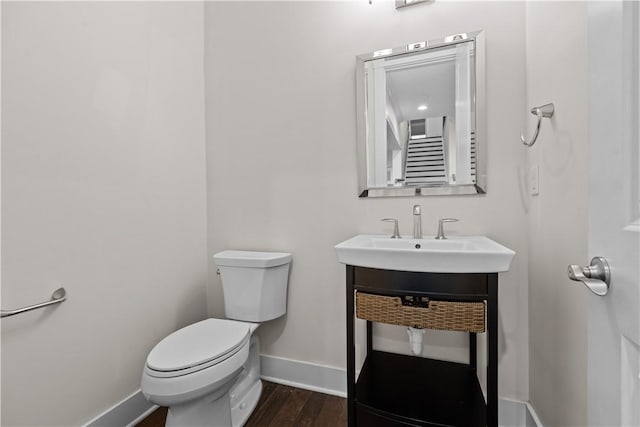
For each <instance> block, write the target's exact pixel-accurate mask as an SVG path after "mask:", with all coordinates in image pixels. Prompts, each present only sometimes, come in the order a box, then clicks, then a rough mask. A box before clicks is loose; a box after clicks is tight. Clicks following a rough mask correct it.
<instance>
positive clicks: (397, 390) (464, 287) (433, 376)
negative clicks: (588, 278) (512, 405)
mask: <svg viewBox="0 0 640 427" xmlns="http://www.w3.org/2000/svg"><path fill="white" fill-rule="evenodd" d="M346 272H347V276H346V282H347V290H346V292H347V294H346V297H347V410H348V423H349V426H350V427H355V426H359V427H396V426H398V427H399V426H465V427H469V426H471V427H474V426H489V427H497V425H498V399H497V397H498V393H497V391H498V390H497V389H498V365H497V363H498V357H497V356H498V346H497V324H498V322H497V319H498V274H497V273H425V272H409V271H395V270H383V269H375V268H368V267H359V266H353V265H347V266H346ZM356 291H358V292H365V293H368V294H374V295H385V296H413V297H427V298H430V299H433V300H440V301H453V302H465V303H474V302H484V303H485V304H486V333H487V361H488V363H487V403H486V404H485V399H484V396H483V394H482V390H481V387H480V383H479V382H478V376H477V362H476V360H477V344H476V333H475V332H470V333H469V361H470V362H469V364H462V363H454V362H446V361H440V360H433V359H428V358H423V357H414V356H406V355H400V354H394V353H387V352H382V351H377V350H373V346H372V339H373V336H372V322H371V321H367V337H366V338H367V345H366V359H365V362H364V365H363V367H362V371H361V373H360V376H359V377H358V379H357V381H356V373H355V344H354V343H355V336H354V334H355V331H354V322H355V293H356Z"/></svg>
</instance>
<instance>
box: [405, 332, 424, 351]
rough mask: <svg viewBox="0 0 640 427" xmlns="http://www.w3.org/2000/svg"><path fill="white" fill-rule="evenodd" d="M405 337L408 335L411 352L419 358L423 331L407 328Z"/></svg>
mask: <svg viewBox="0 0 640 427" xmlns="http://www.w3.org/2000/svg"><path fill="white" fill-rule="evenodd" d="M407 335H409V346H411V351H412V352H413V354H415V355H416V356H420V355H421V354H422V336H423V335H424V329H420V328H412V327H408V328H407Z"/></svg>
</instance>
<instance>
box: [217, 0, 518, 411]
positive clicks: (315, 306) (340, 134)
mask: <svg viewBox="0 0 640 427" xmlns="http://www.w3.org/2000/svg"><path fill="white" fill-rule="evenodd" d="M205 10H206V16H205V22H206V25H205V27H206V28H205V35H206V42H205V49H206V53H205V58H206V77H205V79H206V91H207V92H206V93H207V96H206V116H207V174H208V188H207V190H208V201H209V213H208V218H209V256H212V255H213V254H214V253H215V252H216V251H219V250H222V249H227V248H236V249H272V250H283V251H291V252H293V254H294V261H293V266H292V273H291V281H290V284H289V286H290V288H289V300H288V302H289V309H288V314H287V316H286V317H284V318H281V319H278V320H275V321H273V322H269V323H268V324H265V325H263V326H261V327H260V329H259V330H258V333H259V334H260V336H261V338H262V345H263V347H262V352H263V353H265V354H268V355H272V356H279V357H287V358H291V359H296V360H302V361H307V362H314V363H318V364H323V365H329V366H336V367H344V365H345V326H344V325H345V317H344V304H345V299H344V298H345V292H344V286H345V284H344V266H342V265H340V264H338V263H337V261H336V257H335V254H334V250H333V246H334V245H335V244H336V243H338V242H340V241H342V240H344V239H346V238H348V237H350V236H353V235H354V234H358V233H390V232H391V228H390V227H389V225H387V224H385V223H381V222H380V221H379V220H380V218H385V217H396V218H398V219H399V220H400V231H401V232H402V233H405V234H406V233H410V232H411V206H412V205H413V204H415V203H419V204H421V205H422V207H423V212H424V213H423V221H424V224H423V229H424V230H425V233H433V234H435V231H436V224H437V219H438V218H443V217H450V216H453V217H457V218H460V220H461V221H460V222H459V223H456V224H455V225H453V226H452V227H449V228H450V230H451V232H452V233H458V234H486V235H488V236H490V237H492V238H494V239H496V240H498V241H499V242H501V243H503V244H504V245H506V246H509V247H511V248H513V249H514V250H515V251H516V252H517V253H518V254H517V256H516V257H515V259H514V261H513V264H512V268H511V271H510V272H509V273H506V274H503V275H501V277H500V280H501V282H500V300H501V309H500V331H501V332H500V333H501V342H502V346H501V353H500V369H501V376H500V394H501V395H502V396H509V397H514V398H520V399H525V400H526V399H527V398H528V378H529V374H528V340H529V338H528V314H527V309H528V308H527V307H528V305H527V249H528V247H527V220H526V216H525V209H524V205H523V195H522V194H521V190H520V186H519V175H520V174H521V173H522V171H523V169H524V162H525V157H524V156H525V151H524V150H523V148H522V147H521V145H520V143H519V142H518V133H519V131H520V125H521V123H522V116H523V114H522V112H523V111H524V109H525V104H524V99H525V69H524V61H525V54H524V46H525V40H524V35H525V33H524V22H525V17H524V11H525V7H524V4H523V3H485V2H483V3H457V2H452V3H449V2H436V3H433V4H429V5H419V6H415V7H412V8H407V9H404V10H399V11H396V10H395V9H394V7H393V4H392V3H390V2H376V1H374V2H373V5H369V4H368V2H366V1H362V2H360V1H358V2H299V3H298V2H255V3H251V2H235V3H223V2H210V3H207V4H206V5H205ZM479 29H484V30H486V40H487V64H488V69H487V76H488V79H487V94H488V96H487V98H488V100H487V117H488V123H487V129H488V132H487V133H488V138H489V141H488V146H487V149H488V158H489V164H488V173H489V182H488V189H489V192H488V194H487V195H486V196H477V197H450V198H444V197H432V198H420V199H416V198H402V199H384V200H381V199H378V200H373V199H372V200H368V199H358V198H357V180H356V171H355V164H356V159H355V131H356V129H355V77H354V76H355V74H354V67H355V57H356V55H358V54H362V53H366V52H370V51H373V50H376V49H381V48H385V47H392V46H398V45H401V44H405V43H409V42H412V41H418V40H425V39H431V38H436V37H442V36H444V35H448V34H454V33H459V32H465V31H474V30H479ZM209 280H210V281H211V283H212V284H213V285H214V286H213V288H212V291H211V292H210V293H209V307H210V313H211V314H213V315H221V314H222V313H223V304H222V292H221V288H220V282H219V277H218V276H216V275H215V266H214V265H213V264H210V275H209ZM375 334H376V346H378V347H382V348H393V349H394V350H397V351H402V352H408V351H409V346H408V343H407V335H406V333H405V331H404V328H398V327H391V326H385V327H377V328H376V330H375ZM425 342H427V343H429V344H430V346H429V348H428V349H427V350H428V351H427V354H429V355H434V356H437V357H445V358H449V359H455V360H458V359H462V360H465V357H466V354H467V351H466V346H467V338H466V335H465V334H455V333H453V334H452V333H435V332H429V333H428V335H427V336H426V337H425Z"/></svg>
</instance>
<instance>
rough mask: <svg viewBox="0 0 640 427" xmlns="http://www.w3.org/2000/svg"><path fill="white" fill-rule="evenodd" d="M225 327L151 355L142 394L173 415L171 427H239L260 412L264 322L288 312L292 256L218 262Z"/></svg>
mask: <svg viewBox="0 0 640 427" xmlns="http://www.w3.org/2000/svg"><path fill="white" fill-rule="evenodd" d="M213 258H214V260H215V262H216V264H217V266H218V269H219V271H220V276H221V279H222V289H223V292H224V307H225V316H226V319H206V320H203V321H200V322H197V323H194V324H192V325H189V326H187V327H184V328H182V329H180V330H178V331H176V332H174V333H172V334H170V335H169V336H167V337H166V338H164V339H163V340H162V341H160V342H159V343H158V344H157V345H156V346H155V347H154V348H153V349H152V350H151V352H150V353H149V355H148V356H147V360H146V363H145V366H144V371H143V373H142V384H141V388H142V392H143V394H144V396H145V397H146V398H147V399H148V400H149V401H150V402H152V403H155V404H157V405H160V406H167V407H169V411H168V413H167V421H166V425H167V426H185V427H187V426H214V427H239V426H242V425H244V423H245V422H246V421H247V419H248V418H249V415H251V412H252V411H253V410H254V408H255V407H256V404H257V403H258V399H259V398H260V393H261V391H262V382H261V381H260V342H259V340H258V337H257V336H255V335H254V334H253V333H254V332H255V330H256V329H257V328H258V326H259V325H260V323H261V322H266V321H268V320H272V319H276V318H278V317H280V316H282V315H284V314H285V312H286V310H287V283H288V277H289V264H290V262H291V258H292V256H291V254H289V253H283V252H250V251H231V250H228V251H223V252H219V253H217V254H215V255H214V257H213Z"/></svg>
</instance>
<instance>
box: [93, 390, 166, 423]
mask: <svg viewBox="0 0 640 427" xmlns="http://www.w3.org/2000/svg"><path fill="white" fill-rule="evenodd" d="M157 408H158V406H157V405H154V404H153V403H151V402H149V401H148V400H147V399H146V398H145V397H144V396H143V395H142V390H137V391H135V392H134V393H132V394H131V395H130V396H129V397H126V398H124V399H122V400H121V401H120V402H118V403H116V404H115V405H113V406H112V407H111V408H109V409H107V410H106V411H104V412H103V413H101V414H100V415H98V416H96V417H95V418H93V419H92V420H91V421H89V422H88V423H86V424H85V425H84V427H113V426H126V427H132V426H135V425H136V424H138V423H139V422H140V421H142V420H143V419H144V418H146V417H147V416H148V415H149V414H151V413H152V412H153V411H155V410H156V409H157Z"/></svg>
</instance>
